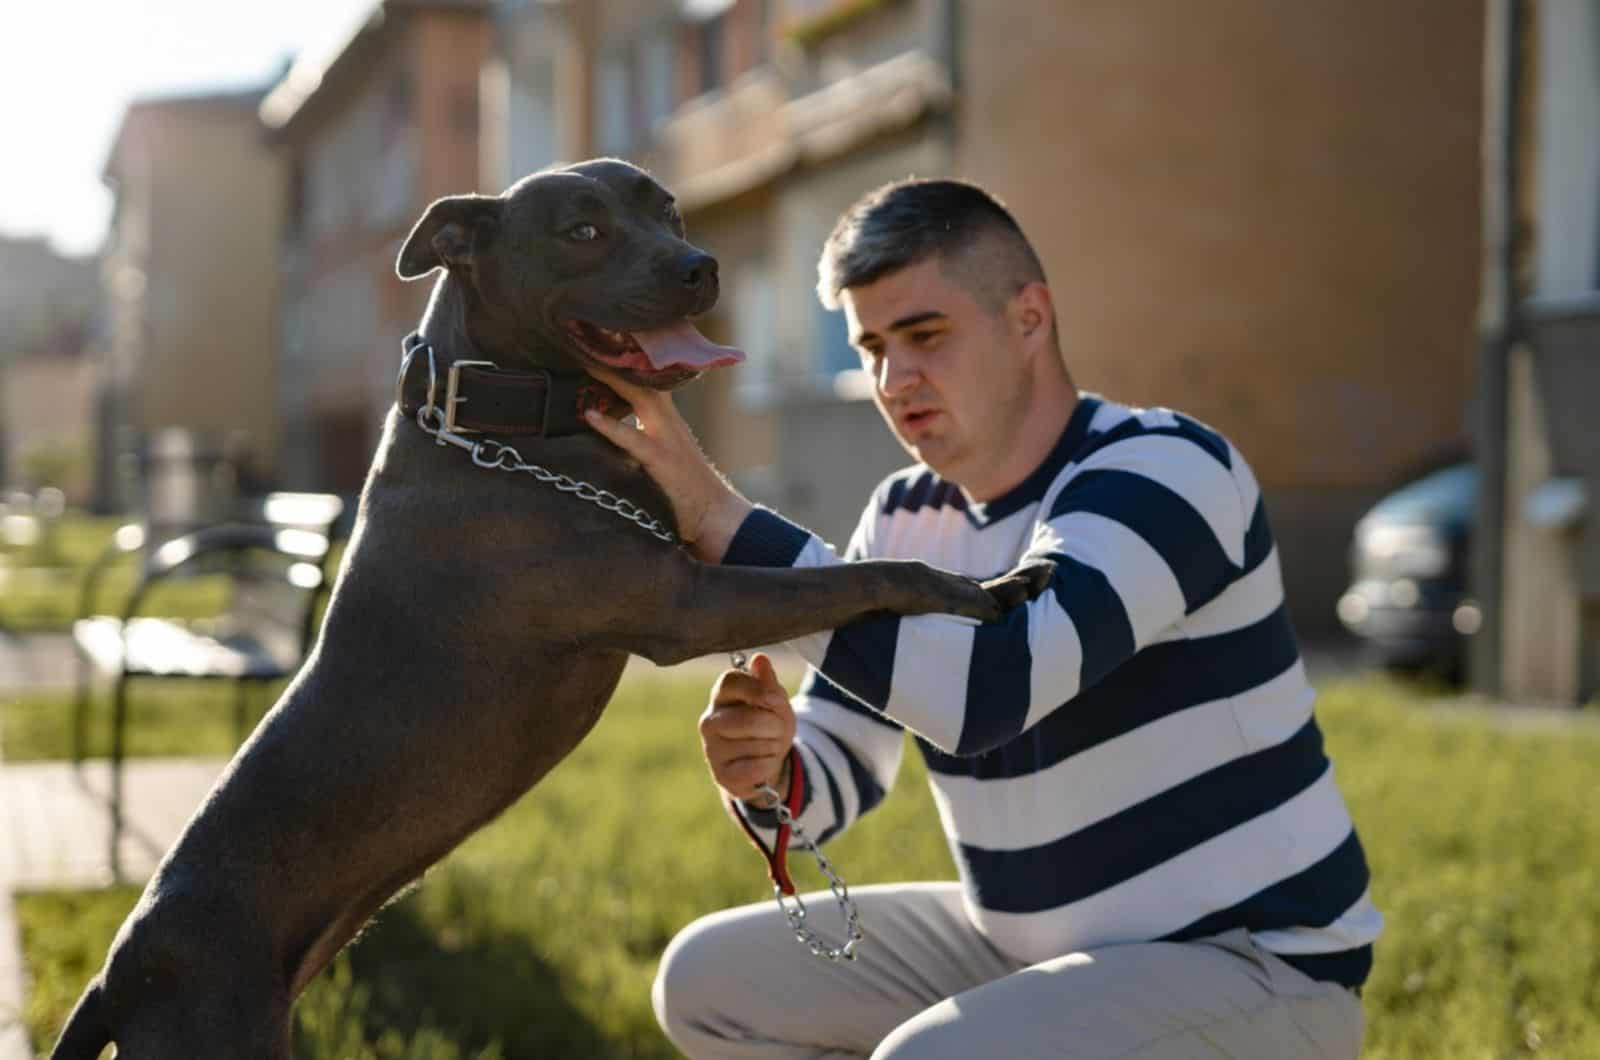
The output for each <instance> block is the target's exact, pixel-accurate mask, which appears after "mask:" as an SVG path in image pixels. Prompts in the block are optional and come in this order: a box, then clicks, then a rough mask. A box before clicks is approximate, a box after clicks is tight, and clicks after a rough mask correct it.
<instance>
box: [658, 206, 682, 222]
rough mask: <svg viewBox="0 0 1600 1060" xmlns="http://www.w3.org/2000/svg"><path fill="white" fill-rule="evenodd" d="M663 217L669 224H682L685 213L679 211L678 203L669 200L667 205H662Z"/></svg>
mask: <svg viewBox="0 0 1600 1060" xmlns="http://www.w3.org/2000/svg"><path fill="white" fill-rule="evenodd" d="M661 219H662V220H663V221H666V222H667V223H668V224H682V223H683V215H682V214H680V213H678V204H677V203H675V202H671V201H668V202H667V204H666V205H664V206H662V207H661Z"/></svg>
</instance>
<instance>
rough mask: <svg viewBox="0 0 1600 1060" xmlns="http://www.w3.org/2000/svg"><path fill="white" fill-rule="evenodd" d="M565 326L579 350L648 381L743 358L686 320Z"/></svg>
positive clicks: (673, 377) (571, 323)
mask: <svg viewBox="0 0 1600 1060" xmlns="http://www.w3.org/2000/svg"><path fill="white" fill-rule="evenodd" d="M562 326H563V327H564V328H565V329H566V332H567V334H568V336H570V337H571V339H572V341H573V342H574V343H576V344H577V346H578V348H579V349H581V350H582V351H583V352H584V353H586V354H588V355H589V356H590V357H592V358H594V359H595V360H596V361H598V362H599V363H601V364H602V365H604V366H606V367H607V368H611V369H614V370H616V371H619V372H627V373H629V374H630V375H633V376H636V377H639V378H641V379H644V380H647V381H668V380H670V381H679V380H682V379H686V378H688V377H689V376H692V375H696V374H698V373H700V372H703V371H705V370H706V369H708V368H723V367H726V366H727V365H730V364H738V363H739V362H740V361H742V360H744V353H743V352H742V351H740V350H736V349H734V348H733V347H732V346H719V345H718V344H717V343H715V342H712V341H711V340H710V339H708V338H706V337H705V336H704V335H702V334H700V329H699V328H697V327H695V326H694V325H693V324H691V323H690V322H689V321H687V320H679V321H675V322H673V323H670V324H665V325H662V326H660V327H654V328H641V329H638V330H635V331H620V330H613V329H611V328H603V327H601V326H599V325H598V324H591V323H589V322H588V321H586V320H566V321H563V322H562Z"/></svg>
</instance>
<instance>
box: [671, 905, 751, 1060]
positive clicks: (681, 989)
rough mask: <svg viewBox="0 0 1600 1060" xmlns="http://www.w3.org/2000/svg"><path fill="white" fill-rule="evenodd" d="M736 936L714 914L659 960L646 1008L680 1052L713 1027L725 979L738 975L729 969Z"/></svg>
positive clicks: (731, 925)
mask: <svg viewBox="0 0 1600 1060" xmlns="http://www.w3.org/2000/svg"><path fill="white" fill-rule="evenodd" d="M739 934H740V932H739V930H738V924H737V922H736V921H731V920H730V919H729V916H728V914H727V913H714V914H712V915H710V916H705V917H701V918H700V919H699V920H696V921H694V922H693V923H691V924H690V925H689V926H688V927H686V928H684V929H683V930H682V931H680V932H678V934H677V935H676V936H675V937H674V938H673V940H672V942H671V943H669V944H668V945H667V949H666V952H664V953H663V954H662V955H661V963H660V965H659V966H658V967H657V968H656V980H655V984H654V985H653V986H652V987H651V990H650V1003H651V1005H652V1006H654V1008H655V1013H656V1022H657V1023H659V1024H660V1025H661V1029H662V1030H663V1031H665V1032H666V1035H667V1037H668V1038H670V1039H672V1041H673V1042H674V1043H675V1044H676V1045H677V1046H678V1048H680V1049H683V1048H684V1046H685V1042H686V1041H690V1040H693V1039H695V1038H698V1037H699V1036H701V1035H703V1034H705V1033H706V1030H705V1029H706V1028H707V1027H708V1026H711V1025H714V1024H715V1023H716V1022H717V1019H716V1009H717V1006H718V1003H719V1001H721V1000H723V999H725V998H726V997H727V994H728V989H727V988H728V986H729V985H730V984H729V978H730V977H731V976H738V975H740V974H741V973H740V971H739V969H738V968H736V967H733V965H734V964H736V963H737V959H736V958H734V957H733V954H735V953H737V952H738V950H739V947H738V946H737V945H736V942H737V936H738V935H739Z"/></svg>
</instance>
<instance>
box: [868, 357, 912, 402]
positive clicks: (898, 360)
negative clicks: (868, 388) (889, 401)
mask: <svg viewBox="0 0 1600 1060" xmlns="http://www.w3.org/2000/svg"><path fill="white" fill-rule="evenodd" d="M920 375H921V373H920V372H919V371H918V369H917V367H916V365H914V364H913V363H912V361H911V358H909V357H906V356H904V355H903V354H902V355H898V356H897V355H895V354H894V353H890V352H887V351H886V352H885V353H884V354H883V356H881V357H880V358H878V378H877V379H876V380H875V382H876V383H877V384H878V392H879V393H880V394H882V395H883V396H884V397H886V398H892V397H896V396H898V395H899V394H900V393H902V392H903V391H906V390H909V389H910V388H911V387H912V386H914V385H915V384H916V382H917V379H918V378H919V376H920Z"/></svg>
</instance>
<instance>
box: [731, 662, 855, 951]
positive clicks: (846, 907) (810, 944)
mask: <svg viewBox="0 0 1600 1060" xmlns="http://www.w3.org/2000/svg"><path fill="white" fill-rule="evenodd" d="M732 660H733V668H734V669H735V670H738V671H740V672H742V673H749V672H750V667H749V660H747V659H746V658H745V654H744V652H742V651H736V652H734V653H733V656H732ZM756 791H757V793H758V794H761V795H764V796H766V797H767V798H768V799H771V800H772V809H773V810H775V811H776V812H777V814H778V823H779V824H780V825H788V826H789V833H790V835H792V836H793V837H794V841H795V842H796V843H798V844H800V846H801V847H802V848H804V849H805V851H806V853H808V854H810V855H811V856H812V857H813V858H815V859H816V862H817V868H818V869H819V870H820V871H821V872H822V876H823V879H825V880H827V881H828V889H829V890H831V891H832V892H833V898H834V901H836V902H838V903H839V911H840V913H842V914H843V915H844V930H845V940H844V945H842V946H835V945H833V944H832V943H830V942H828V940H827V939H824V938H823V937H822V936H820V935H818V934H817V933H816V932H815V931H812V930H811V928H810V926H809V925H807V923H806V903H805V901H804V900H802V899H801V897H800V892H799V891H798V890H797V891H796V892H795V893H794V896H793V898H794V901H793V903H792V904H791V903H789V902H786V901H784V893H783V888H782V887H780V886H778V885H777V884H776V883H774V884H773V885H772V897H773V899H774V900H775V901H776V902H777V903H778V908H779V909H780V910H782V911H783V916H784V919H786V920H788V921H789V927H790V929H791V930H793V931H794V937H795V941H797V942H799V943H800V944H801V945H802V946H804V947H805V948H806V949H808V950H810V951H811V953H812V956H815V957H821V958H823V959H825V960H829V961H853V960H855V959H856V944H857V943H859V942H860V941H861V940H862V939H863V938H864V937H865V936H864V935H863V934H862V932H861V912H860V910H858V909H857V908H856V903H855V899H853V898H851V897H850V888H849V886H847V885H846V884H845V882H844V879H843V877H841V876H840V875H839V874H838V873H837V872H836V871H834V868H833V863H832V862H831V861H829V860H828V856H827V855H826V854H824V853H823V852H822V848H821V847H819V846H817V844H816V842H815V841H814V840H813V839H812V838H811V837H810V836H809V835H807V834H806V831H805V829H803V828H801V827H800V822H799V821H796V820H795V819H794V814H792V813H790V812H789V807H788V806H786V805H784V802H783V796H782V795H779V794H778V791H777V789H776V788H774V787H773V786H772V785H770V784H763V785H761V786H760V787H759V788H757V789H756Z"/></svg>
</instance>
